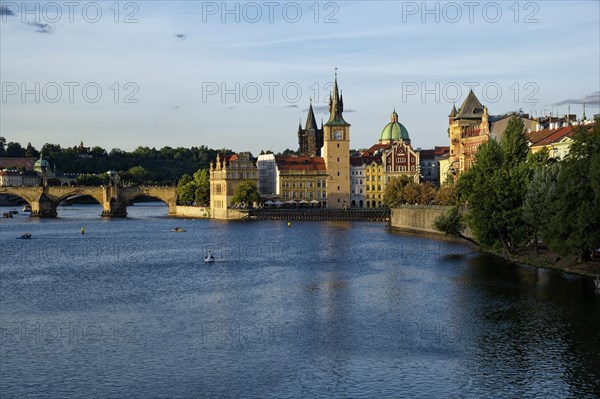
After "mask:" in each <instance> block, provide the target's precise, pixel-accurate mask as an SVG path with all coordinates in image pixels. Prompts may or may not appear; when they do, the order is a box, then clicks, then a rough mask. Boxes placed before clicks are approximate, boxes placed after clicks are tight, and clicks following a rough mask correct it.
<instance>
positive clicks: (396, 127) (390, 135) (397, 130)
mask: <svg viewBox="0 0 600 399" xmlns="http://www.w3.org/2000/svg"><path fill="white" fill-rule="evenodd" d="M390 119H391V122H390V123H388V124H387V125H385V127H384V128H383V130H382V131H381V136H379V141H399V140H410V137H409V136H408V130H406V128H405V127H404V125H402V124H401V123H399V122H398V114H397V113H396V111H395V110H394V112H393V113H392V115H391V116H390Z"/></svg>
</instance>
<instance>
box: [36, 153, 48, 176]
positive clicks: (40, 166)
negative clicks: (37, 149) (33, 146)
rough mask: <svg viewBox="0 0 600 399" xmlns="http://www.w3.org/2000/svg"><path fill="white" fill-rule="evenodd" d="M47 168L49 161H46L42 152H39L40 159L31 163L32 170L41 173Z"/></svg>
mask: <svg viewBox="0 0 600 399" xmlns="http://www.w3.org/2000/svg"><path fill="white" fill-rule="evenodd" d="M48 169H50V163H48V161H46V160H45V159H44V158H42V154H40V159H38V160H37V161H35V163H34V164H33V170H34V171H36V172H40V173H42V172H45V171H47V170H48Z"/></svg>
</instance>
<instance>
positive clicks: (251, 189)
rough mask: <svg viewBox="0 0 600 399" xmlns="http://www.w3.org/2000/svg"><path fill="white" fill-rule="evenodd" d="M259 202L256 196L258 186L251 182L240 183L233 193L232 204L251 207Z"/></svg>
mask: <svg viewBox="0 0 600 399" xmlns="http://www.w3.org/2000/svg"><path fill="white" fill-rule="evenodd" d="M259 201H260V195H259V194H258V186H257V185H256V183H254V182H252V181H245V182H243V183H240V185H239V186H237V188H236V189H235V191H234V192H233V199H232V202H233V203H234V204H243V205H251V204H253V203H254V202H259Z"/></svg>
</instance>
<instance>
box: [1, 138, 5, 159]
mask: <svg viewBox="0 0 600 399" xmlns="http://www.w3.org/2000/svg"><path fill="white" fill-rule="evenodd" d="M4 156H6V139H5V138H4V137H0V157H4Z"/></svg>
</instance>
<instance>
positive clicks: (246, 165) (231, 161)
mask: <svg viewBox="0 0 600 399" xmlns="http://www.w3.org/2000/svg"><path fill="white" fill-rule="evenodd" d="M246 181H251V182H254V183H258V170H257V168H256V164H255V163H254V160H253V159H252V157H251V155H250V153H248V152H241V153H239V154H233V155H225V156H222V155H220V154H219V155H217V159H216V161H214V162H213V163H212V165H211V168H210V212H211V217H213V218H215V219H229V218H231V215H232V213H236V211H235V210H232V208H231V207H232V205H233V204H232V199H233V195H234V193H235V189H236V188H237V187H238V186H239V185H240V184H241V183H243V182H246Z"/></svg>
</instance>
